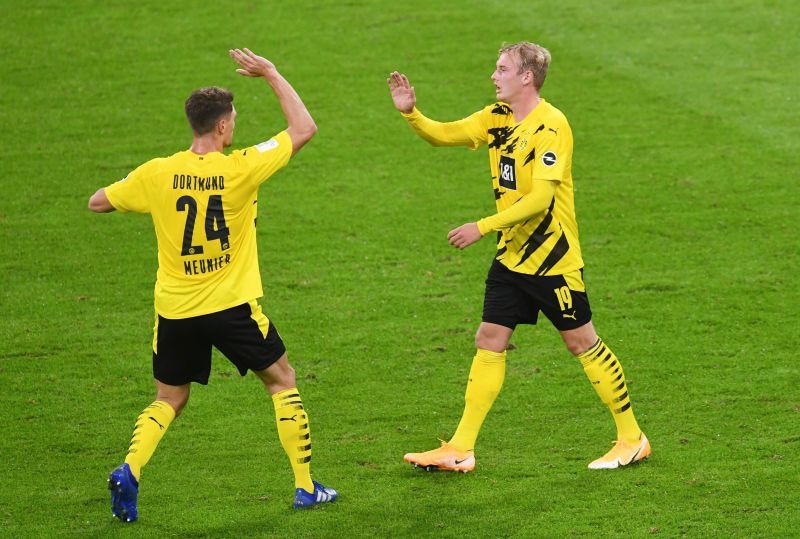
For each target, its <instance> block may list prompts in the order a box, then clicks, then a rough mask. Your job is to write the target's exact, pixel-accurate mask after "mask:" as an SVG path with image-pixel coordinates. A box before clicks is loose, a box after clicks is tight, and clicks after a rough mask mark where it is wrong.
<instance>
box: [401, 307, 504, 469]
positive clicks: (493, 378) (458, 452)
mask: <svg viewBox="0 0 800 539" xmlns="http://www.w3.org/2000/svg"><path fill="white" fill-rule="evenodd" d="M513 332H514V330H513V329H511V328H508V327H505V326H501V325H498V324H492V323H488V322H482V323H481V325H480V326H479V327H478V332H477V334H476V335H475V346H476V348H477V351H476V353H475V357H473V358H472V366H471V367H470V370H469V378H468V379H467V390H466V392H465V394H464V413H463V414H462V415H461V420H460V421H459V423H458V427H457V428H456V432H455V434H454V435H453V437H452V438H451V439H450V441H449V442H446V443H442V446H441V447H439V448H437V449H433V450H431V451H426V452H424V453H407V454H406V455H405V456H404V457H403V459H404V460H405V461H406V462H410V463H412V464H414V466H418V467H422V468H425V469H426V470H433V469H436V470H448V471H455V472H465V473H466V472H469V471H472V470H473V469H475V452H474V448H475V441H476V440H477V439H478V433H479V432H480V430H481V426H482V425H483V421H484V419H486V415H487V414H488V413H489V410H490V409H491V408H492V405H493V404H494V401H495V399H496V398H497V395H498V394H499V393H500V389H501V388H502V387H503V380H504V379H505V373H506V348H507V347H508V341H509V339H510V338H511V334H512V333H513Z"/></svg>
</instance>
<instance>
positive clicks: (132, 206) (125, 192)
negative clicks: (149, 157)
mask: <svg viewBox="0 0 800 539" xmlns="http://www.w3.org/2000/svg"><path fill="white" fill-rule="evenodd" d="M154 166H155V162H154V161H148V162H147V163H145V164H143V165H141V166H140V167H138V168H137V169H136V170H134V171H133V172H131V173H130V174H128V175H127V176H125V177H124V178H122V179H121V180H120V181H118V182H116V183H112V184H111V185H109V186H108V187H106V188H105V192H106V197H108V201H109V202H110V203H111V205H112V206H114V208H115V209H117V210H119V211H122V212H135V213H149V212H150V200H149V199H148V193H147V182H148V181H149V178H150V177H151V176H152V171H153V168H154Z"/></svg>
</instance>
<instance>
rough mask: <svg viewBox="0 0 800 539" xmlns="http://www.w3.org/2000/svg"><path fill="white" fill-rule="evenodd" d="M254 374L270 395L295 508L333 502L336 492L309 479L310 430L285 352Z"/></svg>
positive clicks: (336, 495)
mask: <svg viewBox="0 0 800 539" xmlns="http://www.w3.org/2000/svg"><path fill="white" fill-rule="evenodd" d="M276 333H277V332H276ZM255 373H256V375H257V376H258V377H259V378H260V379H261V381H262V383H263V384H264V387H265V388H266V389H267V391H268V392H269V394H270V395H272V404H273V406H274V407H275V422H276V424H277V427H278V437H279V438H280V441H281V446H282V447H283V450H284V451H285V452H286V456H287V457H289V463H290V464H291V466H292V471H293V472H294V481H295V499H294V507H295V509H303V508H306V507H313V506H314V505H317V504H319V503H324V502H332V501H335V500H336V498H337V497H338V496H339V495H338V493H337V492H336V491H335V490H334V489H332V488H326V487H325V486H323V485H321V484H320V483H318V482H316V481H312V479H311V430H310V428H309V420H308V413H307V412H306V409H305V405H304V404H303V400H302V399H301V397H300V391H299V390H298V389H297V382H296V381H295V375H294V369H293V368H292V366H291V365H290V364H289V360H288V359H287V356H286V354H285V353H284V354H283V355H282V356H281V357H280V358H279V359H278V360H277V361H276V362H275V363H273V364H272V365H270V366H269V367H267V368H266V369H264V370H260V371H255Z"/></svg>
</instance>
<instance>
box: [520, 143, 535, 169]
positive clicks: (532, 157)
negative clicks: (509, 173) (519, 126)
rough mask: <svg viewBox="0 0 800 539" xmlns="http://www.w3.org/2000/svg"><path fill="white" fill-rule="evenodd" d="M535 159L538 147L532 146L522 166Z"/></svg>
mask: <svg viewBox="0 0 800 539" xmlns="http://www.w3.org/2000/svg"><path fill="white" fill-rule="evenodd" d="M534 159H536V148H531V151H530V152H528V155H526V156H525V161H524V162H523V163H522V166H523V167H524V166H525V165H527V164H528V163H530V162H531V161H533V160H534Z"/></svg>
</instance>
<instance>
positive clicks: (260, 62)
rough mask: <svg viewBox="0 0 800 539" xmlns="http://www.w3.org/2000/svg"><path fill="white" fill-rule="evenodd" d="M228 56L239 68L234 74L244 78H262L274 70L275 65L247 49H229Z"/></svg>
mask: <svg viewBox="0 0 800 539" xmlns="http://www.w3.org/2000/svg"><path fill="white" fill-rule="evenodd" d="M228 56H230V57H231V58H233V61H234V62H236V63H237V64H239V65H240V66H241V68H240V69H237V70H236V72H237V73H238V74H240V75H244V76H245V77H264V76H266V75H267V74H268V73H269V72H270V71H272V70H274V69H275V64H273V63H272V62H270V61H269V60H267V59H266V58H264V57H263V56H259V55H257V54H256V53H254V52H253V51H251V50H250V49H248V48H247V47H245V48H244V49H231V50H229V51H228Z"/></svg>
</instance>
